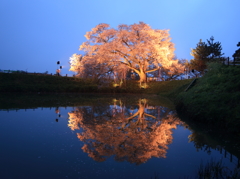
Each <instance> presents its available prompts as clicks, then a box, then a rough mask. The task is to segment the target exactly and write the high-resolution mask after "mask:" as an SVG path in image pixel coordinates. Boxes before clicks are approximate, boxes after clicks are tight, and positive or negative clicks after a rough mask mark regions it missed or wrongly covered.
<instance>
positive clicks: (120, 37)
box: [70, 22, 177, 82]
mask: <svg viewBox="0 0 240 179" xmlns="http://www.w3.org/2000/svg"><path fill="white" fill-rule="evenodd" d="M85 37H86V38H87V41H86V42H84V43H82V45H81V46H80V48H79V50H82V51H84V52H85V54H84V55H77V54H74V55H73V56H72V57H71V58H70V65H71V68H70V70H71V71H75V72H78V73H79V74H81V73H82V72H84V71H81V70H82V69H86V67H85V65H86V64H88V65H90V66H95V65H102V66H104V70H103V71H102V73H104V74H109V70H110V71H114V72H118V69H119V66H120V64H122V65H123V67H124V68H128V69H131V70H133V71H134V72H135V73H137V74H138V75H139V77H140V82H146V81H147V75H146V74H147V73H150V72H153V71H156V70H158V69H159V68H160V67H162V68H168V69H170V70H171V66H172V64H173V63H176V62H177V60H175V59H174V50H175V48H174V44H173V43H172V42H171V41H170V40H171V38H170V34H169V31H168V30H158V29H152V28H151V27H150V26H149V25H148V24H145V23H144V22H139V24H133V25H125V24H122V25H119V26H118V28H117V29H114V28H110V26H109V25H108V24H104V23H102V24H99V25H97V26H96V27H95V28H93V29H92V31H89V32H87V33H86V35H85ZM92 70H93V71H94V69H92ZM94 72H96V71H94Z"/></svg>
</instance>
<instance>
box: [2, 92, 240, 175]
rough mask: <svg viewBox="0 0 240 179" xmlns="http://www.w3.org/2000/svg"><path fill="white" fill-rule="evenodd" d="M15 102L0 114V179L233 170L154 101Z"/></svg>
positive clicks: (214, 147) (225, 157) (232, 159)
mask: <svg viewBox="0 0 240 179" xmlns="http://www.w3.org/2000/svg"><path fill="white" fill-rule="evenodd" d="M41 99H42V100H43V101H46V100H45V98H44V97H42V98H41ZM75 100H76V99H75ZM20 103H24V102H23V101H22V102H20ZM20 103H18V104H17V105H16V104H14V103H13V104H12V106H14V107H11V106H9V107H8V108H5V109H1V110H0V116H1V118H0V131H1V132H0V136H1V150H0V158H1V169H0V178H4V179H5V178H6V179H8V178H14V179H18V178H58V179H61V178H81V179H85V178H86V179H88V178H97V179H102V178H111V179H114V178H115V179H123V178H127V179H128V178H134V179H135V178H138V179H150V178H161V179H162V178H163V179H165V178H166V179H167V178H170V179H174V178H195V177H197V176H198V171H199V168H200V166H202V167H205V166H206V165H207V163H211V162H213V161H214V162H219V161H221V162H222V164H223V166H224V167H226V168H227V169H229V171H233V170H234V169H236V168H238V167H239V160H238V157H237V156H235V155H234V154H232V153H229V151H227V150H226V149H225V146H222V145H221V144H219V143H217V142H216V141H214V140H211V139H209V138H208V137H206V136H201V134H199V132H196V131H194V130H192V129H190V127H189V126H188V125H187V124H186V123H184V122H183V121H181V119H179V118H178V116H177V114H176V111H175V110H174V108H172V107H171V106H169V104H167V103H166V105H165V102H164V99H162V98H158V97H157V96H154V97H149V96H146V97H145V96H141V97H139V96H131V95H129V96H109V97H106V96H104V97H102V96H94V97H92V96H91V97H88V96H84V97H82V98H81V100H80V101H78V103H76V102H72V103H71V102H69V105H66V103H61V102H56V103H55V102H54V103H55V105H54V104H53V103H51V106H47V105H42V104H41V102H39V106H37V105H36V103H34V104H33V107H31V101H29V102H28V107H22V106H24V105H20ZM49 103H50V102H49Z"/></svg>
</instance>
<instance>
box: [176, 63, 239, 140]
mask: <svg viewBox="0 0 240 179" xmlns="http://www.w3.org/2000/svg"><path fill="white" fill-rule="evenodd" d="M176 105H177V110H178V112H179V113H184V114H186V115H187V116H188V118H190V119H192V120H194V121H195V122H199V123H202V124H203V125H204V126H205V128H207V127H208V126H209V128H211V129H213V128H218V129H220V131H223V130H226V131H228V132H230V133H233V134H237V135H238V136H239V127H240V68H239V67H238V66H235V67H234V66H224V65H220V64H211V65H210V66H209V71H208V72H207V74H206V75H205V76H204V77H202V78H200V79H198V80H197V81H196V83H195V85H194V86H193V87H192V88H190V89H189V90H188V91H187V92H181V93H179V95H178V97H177V100H176Z"/></svg>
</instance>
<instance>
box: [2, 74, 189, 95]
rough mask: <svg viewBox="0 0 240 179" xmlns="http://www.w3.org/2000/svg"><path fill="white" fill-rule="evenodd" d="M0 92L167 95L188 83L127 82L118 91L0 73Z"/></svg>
mask: <svg viewBox="0 0 240 179" xmlns="http://www.w3.org/2000/svg"><path fill="white" fill-rule="evenodd" d="M0 81H1V83H0V92H18V93H134V94H135V93H138V94H161V95H165V96H166V95H168V94H169V93H170V92H171V91H173V90H176V89H177V88H179V87H180V86H182V85H183V84H187V83H189V80H179V81H164V82H149V83H147V85H148V88H146V89H143V88H140V87H139V83H138V82H137V81H133V80H127V81H125V82H124V83H123V85H122V86H121V87H117V88H116V87H113V84H112V83H109V84H106V85H104V86H102V85H99V84H97V83H96V82H95V81H93V80H89V79H81V78H76V77H61V76H51V75H40V74H38V75H37V74H35V75H34V74H22V73H0Z"/></svg>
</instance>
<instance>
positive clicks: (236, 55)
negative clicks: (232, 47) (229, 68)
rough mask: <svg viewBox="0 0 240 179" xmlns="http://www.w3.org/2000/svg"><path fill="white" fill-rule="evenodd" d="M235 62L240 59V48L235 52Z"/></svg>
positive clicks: (238, 45)
mask: <svg viewBox="0 0 240 179" xmlns="http://www.w3.org/2000/svg"><path fill="white" fill-rule="evenodd" d="M237 47H240V42H238V44H237ZM233 58H234V62H235V61H240V48H239V49H237V50H236V51H235V53H234V54H233Z"/></svg>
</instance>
